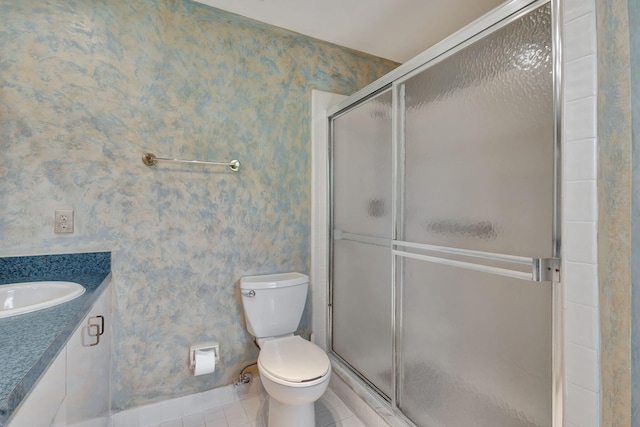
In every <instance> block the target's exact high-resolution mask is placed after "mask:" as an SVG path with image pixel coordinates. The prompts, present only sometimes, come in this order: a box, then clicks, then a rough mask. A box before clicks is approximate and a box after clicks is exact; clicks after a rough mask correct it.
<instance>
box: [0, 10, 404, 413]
mask: <svg viewBox="0 0 640 427" xmlns="http://www.w3.org/2000/svg"><path fill="white" fill-rule="evenodd" d="M395 65H396V64H394V63H392V62H389V61H384V60H381V59H378V58H373V57H370V56H367V55H364V54H361V53H357V52H353V51H349V50H346V49H343V48H340V47H337V46H333V45H330V44H327V43H324V42H320V41H318V40H314V39H310V38H307V37H304V36H301V35H298V34H294V33H290V32H287V31H284V30H280V29H276V28H273V27H270V26H267V25H263V24H260V23H256V22H254V21H250V20H246V19H243V18H240V17H237V16H234V15H231V14H228V13H224V12H221V11H218V10H215V9H211V8H207V7H205V6H201V5H197V4H193V3H191V2H188V1H180V0H156V1H148V0H131V1H122V0H108V1H107V0H104V1H98V0H58V1H52V0H50V1H46V0H38V1H35V0H21V1H15V0H0V70H1V71H0V143H1V144H2V156H1V157H0V182H1V183H2V185H1V186H0V200H1V201H2V203H0V242H1V247H0V255H16V254H43V253H59V252H76V251H86V250H101V249H106V250H111V251H113V263H112V268H113V280H114V284H115V302H114V309H115V313H114V319H115V323H114V340H115V342H114V351H115V353H114V365H113V375H112V376H113V387H114V390H113V393H114V395H113V407H114V409H116V410H117V409H123V408H128V407H132V406H137V405H140V404H144V403H149V402H152V401H156V400H161V399H164V398H168V397H173V396H178V395H183V394H188V393H193V392H197V391H202V390H205V389H209V388H212V387H215V386H220V385H223V384H228V383H230V382H231V381H232V379H234V378H235V376H236V375H237V374H238V370H239V367H240V366H241V365H242V364H244V363H245V362H246V361H249V360H251V359H253V358H254V357H255V356H256V354H257V352H256V350H255V349H254V348H253V344H251V342H250V339H249V336H248V334H247V333H246V332H245V329H244V325H243V320H242V312H241V305H240V299H239V292H238V290H237V281H238V280H239V278H240V277H241V276H243V275H246V274H259V273H272V272H281V271H289V270H298V271H302V272H308V268H309V227H310V158H309V157H310V142H309V105H310V91H311V89H314V88H316V89H321V90H325V91H331V92H338V93H345V94H349V93H352V92H354V91H356V90H357V89H359V88H361V87H363V86H365V85H366V84H367V83H369V82H371V81H373V80H375V79H376V78H377V77H380V76H382V75H383V74H385V73H386V72H388V71H389V70H391V69H392V68H393V67H394V66H395ZM145 151H151V152H154V153H156V154H157V155H159V156H175V157H181V158H194V159H206V160H228V159H231V158H237V159H239V160H240V161H241V162H242V170H241V172H240V173H238V174H234V173H231V172H230V171H228V170H227V169H224V168H214V167H203V166H185V165H175V164H162V165H159V166H157V167H153V168H149V167H147V166H144V165H143V164H142V163H141V161H140V157H141V155H142V153H143V152H145ZM60 208H72V209H74V210H75V214H76V232H75V233H74V234H73V235H55V234H53V211H54V209H60ZM208 339H217V340H219V341H220V343H221V353H222V363H221V366H220V367H219V369H218V371H217V372H216V373H215V374H214V375H208V376H202V377H197V378H195V377H192V376H190V375H189V372H188V369H187V349H188V346H189V344H191V343H195V342H197V341H201V340H208Z"/></svg>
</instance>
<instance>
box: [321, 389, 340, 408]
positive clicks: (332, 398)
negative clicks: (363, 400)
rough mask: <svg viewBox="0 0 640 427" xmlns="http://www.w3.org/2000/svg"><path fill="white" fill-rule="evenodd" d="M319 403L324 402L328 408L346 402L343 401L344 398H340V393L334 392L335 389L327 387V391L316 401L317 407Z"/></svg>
mask: <svg viewBox="0 0 640 427" xmlns="http://www.w3.org/2000/svg"><path fill="white" fill-rule="evenodd" d="M318 403H319V404H323V405H324V406H326V407H327V408H333V407H335V406H339V405H343V404H344V402H342V400H340V398H339V397H338V395H336V394H335V393H334V391H333V390H331V389H327V391H325V392H324V394H323V395H322V397H321V398H320V399H318V402H316V407H317V406H318Z"/></svg>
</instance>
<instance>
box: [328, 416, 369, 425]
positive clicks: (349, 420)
mask: <svg viewBox="0 0 640 427" xmlns="http://www.w3.org/2000/svg"><path fill="white" fill-rule="evenodd" d="M368 425H371V424H368ZM366 426H367V424H364V423H363V422H362V421H360V420H359V419H358V418H357V417H350V418H346V419H344V420H340V421H338V422H335V423H333V424H329V426H328V427H366Z"/></svg>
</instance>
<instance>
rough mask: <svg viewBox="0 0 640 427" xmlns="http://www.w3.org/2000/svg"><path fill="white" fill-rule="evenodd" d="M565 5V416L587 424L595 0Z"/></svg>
mask: <svg viewBox="0 0 640 427" xmlns="http://www.w3.org/2000/svg"><path fill="white" fill-rule="evenodd" d="M563 6H564V17H563V21H564V61H565V90H564V96H565V117H564V152H563V195H564V201H563V209H564V211H563V239H562V242H563V248H562V252H563V255H564V272H563V278H564V279H563V280H564V285H565V364H566V365H565V366H566V383H565V385H566V389H565V396H566V406H565V421H566V425H567V426H568V427H575V426H580V427H591V426H599V425H600V394H599V389H600V382H599V356H598V354H599V351H600V338H599V337H600V334H599V323H598V319H599V317H598V281H597V257H596V247H597V246H596V237H597V229H596V221H597V194H596V170H597V169H596V168H597V165H596V158H597V157H596V155H597V152H596V147H597V141H596V37H595V35H596V28H595V2H594V1H593V0H565V1H564V5H563Z"/></svg>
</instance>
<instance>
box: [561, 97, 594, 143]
mask: <svg viewBox="0 0 640 427" xmlns="http://www.w3.org/2000/svg"><path fill="white" fill-rule="evenodd" d="M596 136H597V134H596V97H595V96H588V97H586V98H581V99H578V100H575V101H570V102H567V103H565V109H564V139H565V141H577V140H581V139H588V138H595V137H596Z"/></svg>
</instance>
